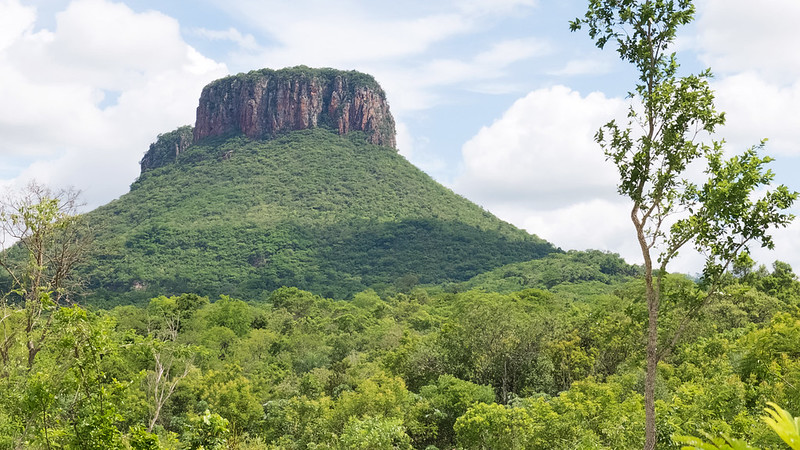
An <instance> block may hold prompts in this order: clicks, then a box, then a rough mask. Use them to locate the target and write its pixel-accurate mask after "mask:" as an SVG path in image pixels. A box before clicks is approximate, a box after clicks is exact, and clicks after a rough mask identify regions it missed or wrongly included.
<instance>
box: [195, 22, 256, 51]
mask: <svg viewBox="0 0 800 450" xmlns="http://www.w3.org/2000/svg"><path fill="white" fill-rule="evenodd" d="M190 32H191V33H192V34H194V35H197V36H202V37H204V38H206V39H210V40H212V41H231V42H233V43H235V44H237V45H238V46H239V47H241V48H242V49H245V50H258V49H259V48H260V46H259V45H258V43H257V42H256V38H255V37H254V36H253V35H252V34H247V35H244V34H242V33H241V32H240V31H239V30H237V29H236V28H233V27H231V28H228V29H227V30H208V29H205V28H195V29H193V30H190Z"/></svg>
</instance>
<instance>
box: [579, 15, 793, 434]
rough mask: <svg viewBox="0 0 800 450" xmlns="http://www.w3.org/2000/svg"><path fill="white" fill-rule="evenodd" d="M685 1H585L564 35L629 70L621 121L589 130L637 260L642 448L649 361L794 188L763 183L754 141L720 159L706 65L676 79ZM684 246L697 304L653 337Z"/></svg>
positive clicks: (651, 390)
mask: <svg viewBox="0 0 800 450" xmlns="http://www.w3.org/2000/svg"><path fill="white" fill-rule="evenodd" d="M694 13H695V8H694V5H693V4H692V2H691V1H690V0H646V1H642V0H590V1H589V5H588V10H587V12H586V14H585V16H584V17H583V18H578V19H575V20H574V21H572V22H571V23H570V28H571V30H572V31H576V30H578V29H581V28H582V27H584V26H586V27H587V28H588V31H589V36H590V37H591V38H592V39H593V40H594V41H595V44H596V45H597V47H599V48H601V49H602V48H605V46H606V45H608V44H612V45H616V49H617V52H618V53H619V56H620V58H621V59H622V60H623V61H626V62H629V63H631V64H633V65H634V67H635V68H636V70H637V71H638V74H639V79H638V81H637V82H636V85H635V88H634V89H633V91H631V92H630V93H629V97H630V99H631V106H630V108H629V111H628V121H627V124H624V125H620V124H618V123H617V122H616V121H615V120H612V121H610V122H609V123H607V124H606V125H605V126H603V127H602V128H601V129H600V130H599V131H598V132H597V135H596V141H597V142H598V143H599V144H600V146H601V147H602V149H603V151H604V152H605V155H606V157H607V159H608V160H610V161H612V162H613V163H614V164H615V165H616V166H617V169H618V171H619V184H618V185H617V188H618V191H619V193H620V194H621V195H623V196H625V197H627V198H629V199H630V200H631V202H632V208H631V212H630V218H631V221H632V222H633V227H634V230H635V233H636V240H637V242H638V244H639V248H640V249H641V252H642V258H643V260H644V282H645V286H646V302H647V313H648V326H647V344H646V360H647V361H646V372H645V383H644V384H645V386H644V400H645V444H644V448H645V449H646V450H652V449H654V448H655V446H656V438H657V434H656V411H655V386H656V379H657V368H658V362H659V361H660V360H661V358H662V357H663V356H664V353H665V352H666V351H669V349H670V348H671V347H672V346H673V345H674V344H675V343H676V341H677V339H678V336H679V335H680V334H681V333H682V332H683V330H684V328H685V324H686V323H688V321H689V320H691V317H693V316H694V315H695V314H694V313H695V312H696V311H697V310H698V309H699V308H702V307H703V306H704V305H706V304H707V303H708V302H710V301H712V300H713V298H714V296H715V294H716V293H717V290H718V288H719V279H720V276H721V275H722V274H723V273H724V272H725V271H726V270H727V269H728V267H729V266H730V265H731V263H732V262H734V261H735V260H736V259H737V258H740V257H742V256H743V255H747V253H748V246H749V245H752V244H754V243H759V244H760V245H762V246H766V247H770V248H771V247H772V246H773V241H772V238H771V236H770V235H769V230H770V229H771V228H773V227H776V226H785V225H787V224H788V223H789V222H790V221H791V220H792V218H793V217H792V215H791V214H788V213H786V212H785V210H786V209H787V208H788V207H789V206H790V205H791V204H792V203H793V201H794V200H795V199H796V197H797V193H794V192H790V191H789V190H788V189H787V188H786V187H785V186H783V185H781V186H778V187H776V188H775V189H774V190H771V191H766V192H765V193H762V194H761V196H760V197H757V193H759V192H761V190H762V189H763V188H764V187H765V186H768V185H769V184H770V183H771V181H772V179H773V174H772V172H771V171H770V170H767V169H766V168H765V165H766V164H767V163H769V162H770V161H771V158H769V157H767V156H764V157H761V156H759V154H758V151H759V150H761V148H762V147H763V142H762V143H761V144H760V145H756V146H754V147H752V148H750V149H748V150H746V151H744V152H743V153H742V154H740V155H737V156H734V157H732V158H729V159H725V158H724V156H723V142H721V141H714V140H709V141H708V142H707V143H706V142H704V141H703V140H702V139H700V138H701V137H705V136H709V137H710V136H711V135H712V134H713V133H714V131H715V129H716V127H718V126H719V125H722V124H723V123H724V115H723V114H722V113H720V112H717V111H716V109H715V107H714V95H713V92H712V90H711V88H710V86H709V82H708V79H709V78H710V77H711V72H710V70H706V71H704V72H702V73H700V74H698V75H686V76H678V70H679V65H678V62H677V60H676V56H675V53H672V52H670V47H671V45H672V44H673V42H674V40H675V37H676V32H677V30H678V28H679V27H680V26H682V25H686V24H688V23H689V22H691V21H692V20H693V18H694ZM696 163H700V164H705V177H704V180H702V181H699V182H692V181H690V180H689V179H690V176H689V175H690V174H689V168H690V165H693V164H696ZM687 246H694V247H695V248H696V249H697V250H698V251H700V252H701V253H702V254H704V255H705V257H706V264H705V268H704V272H703V276H704V278H705V281H706V282H705V284H704V285H705V286H708V288H707V289H706V291H705V292H704V293H703V294H702V296H701V297H702V301H699V302H694V303H692V304H691V305H689V306H688V308H687V311H686V315H685V319H684V321H683V323H682V324H681V325H680V326H679V327H678V328H677V331H675V332H674V334H673V335H672V336H669V337H666V338H665V337H664V336H659V327H658V318H659V312H660V310H661V302H660V300H661V293H662V287H663V282H664V277H665V275H666V274H667V269H668V266H669V264H670V262H672V261H673V260H674V258H675V257H676V256H678V253H679V251H681V250H682V249H684V248H685V247H687Z"/></svg>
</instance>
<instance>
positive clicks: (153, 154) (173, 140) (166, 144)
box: [139, 125, 193, 173]
mask: <svg viewBox="0 0 800 450" xmlns="http://www.w3.org/2000/svg"><path fill="white" fill-rule="evenodd" d="M192 133H193V128H192V127H191V126H189V125H186V126H183V127H180V128H178V129H177V130H173V131H170V132H169V133H164V134H159V135H158V138H157V139H156V142H154V143H152V144H150V149H149V150H147V153H145V154H144V156H143V157H142V160H141V161H139V164H140V165H141V166H142V173H145V172H147V171H148V170H152V169H155V168H156V167H161V166H164V165H167V164H170V163H174V162H175V161H177V160H178V157H179V156H180V154H181V153H182V152H183V151H184V150H186V148H187V147H189V146H190V145H192Z"/></svg>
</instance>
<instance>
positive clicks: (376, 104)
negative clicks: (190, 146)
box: [194, 66, 396, 148]
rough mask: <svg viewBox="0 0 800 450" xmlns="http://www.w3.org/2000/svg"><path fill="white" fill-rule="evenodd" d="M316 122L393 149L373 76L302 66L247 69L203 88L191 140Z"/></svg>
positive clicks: (256, 135)
mask: <svg viewBox="0 0 800 450" xmlns="http://www.w3.org/2000/svg"><path fill="white" fill-rule="evenodd" d="M320 125H326V126H329V127H331V128H333V129H334V130H336V131H338V133H339V134H346V133H348V132H351V131H363V132H364V133H365V134H366V136H367V140H368V141H369V142H371V143H373V144H377V145H382V146H386V147H391V148H395V147H396V142H395V127H394V119H393V118H392V114H391V113H390V112H389V105H388V104H387V103H386V95H385V94H384V92H383V90H382V89H381V87H380V86H379V85H378V83H377V82H376V81H375V79H374V78H372V77H371V76H369V75H365V74H363V73H359V72H354V71H349V72H344V71H339V70H334V69H311V68H308V67H304V66H300V67H292V68H287V69H281V70H269V69H263V70H257V71H252V72H249V73H246V74H239V75H234V76H230V77H227V78H223V79H220V80H217V81H214V82H212V83H211V84H209V85H208V86H206V87H205V88H204V89H203V93H202V95H201V96H200V105H199V106H198V107H197V122H196V123H195V128H194V142H197V141H199V140H201V139H204V138H207V137H213V136H223V135H228V134H237V133H243V134H245V135H246V136H248V137H250V138H253V139H263V138H269V137H272V136H275V135H276V134H278V133H280V132H282V131H292V130H302V129H306V128H314V127H317V126H320Z"/></svg>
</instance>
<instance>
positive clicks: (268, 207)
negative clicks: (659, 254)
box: [81, 128, 556, 305]
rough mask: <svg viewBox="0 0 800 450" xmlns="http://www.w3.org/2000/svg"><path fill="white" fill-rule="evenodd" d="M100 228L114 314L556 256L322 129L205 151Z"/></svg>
mask: <svg viewBox="0 0 800 450" xmlns="http://www.w3.org/2000/svg"><path fill="white" fill-rule="evenodd" d="M226 155H227V156H226ZM87 220H89V221H90V222H91V223H93V224H97V226H98V229H99V230H100V231H99V234H98V236H97V238H96V245H95V251H94V253H93V255H92V259H91V261H90V262H89V263H88V264H86V265H85V266H83V268H82V270H81V273H82V274H83V275H84V276H86V277H87V278H88V279H89V280H91V281H90V285H89V288H90V290H91V294H90V296H89V297H88V298H89V299H91V301H93V302H95V303H97V304H104V303H103V302H108V303H105V304H107V305H113V304H119V303H121V302H145V301H147V299H149V298H151V297H155V296H158V295H164V294H167V295H178V294H180V293H182V292H196V293H198V294H201V295H204V296H209V297H212V298H213V297H217V296H219V295H220V294H227V295H232V296H236V297H246V298H259V296H260V295H262V294H264V295H266V294H265V293H268V292H270V291H272V290H274V289H277V288H279V287H281V286H297V287H301V288H304V289H308V290H311V291H313V292H316V293H319V294H324V295H326V296H329V297H347V296H349V295H352V294H354V293H356V292H359V291H361V290H364V289H365V288H367V287H375V288H376V289H378V290H382V291H383V290H387V289H388V290H394V289H395V288H394V286H395V284H396V282H398V281H399V280H414V281H415V282H417V283H440V282H443V281H448V280H453V281H463V280H466V279H468V278H469V277H472V276H474V275H476V274H478V273H480V272H483V271H485V270H488V269H491V268H494V267H498V266H501V265H503V264H507V263H510V262H514V261H525V260H530V259H532V258H538V257H541V256H545V255H546V254H548V253H551V252H554V251H556V249H555V248H553V247H552V246H551V245H550V244H548V243H547V242H545V241H543V240H541V239H539V238H537V237H535V236H531V235H529V234H527V233H525V232H523V231H520V230H518V229H516V228H514V227H512V226H511V225H509V224H507V223H505V222H502V221H500V220H498V219H497V218H495V217H494V216H492V215H491V214H489V213H487V212H486V211H484V210H482V209H480V208H479V207H477V206H476V205H474V204H472V203H470V202H469V201H467V200H466V199H464V198H461V197H459V196H457V195H455V194H453V193H452V192H451V191H449V190H448V189H446V188H444V187H442V186H441V185H438V184H437V183H435V182H434V181H433V180H432V179H431V178H430V177H428V176H427V175H425V174H424V173H423V172H421V171H420V170H418V169H416V168H415V167H413V166H412V165H411V164H409V163H408V162H407V161H405V160H404V159H403V157H402V156H400V155H398V154H396V153H395V152H394V151H392V150H390V149H387V148H384V147H379V146H374V145H370V144H367V143H366V142H364V140H363V139H359V137H358V136H353V135H348V136H338V135H336V134H335V133H333V132H330V131H327V130H325V129H320V128H317V129H313V130H302V131H295V132H291V133H287V134H284V135H280V136H279V137H277V138H276V139H274V140H270V141H250V140H248V139H246V138H243V137H231V138H227V139H217V140H207V141H203V142H202V143H199V144H195V145H193V146H191V147H189V148H187V149H186V150H184V151H183V152H181V153H180V156H179V157H178V160H177V162H176V163H175V164H170V165H166V166H163V167H158V168H154V169H152V170H149V171H147V172H144V173H143V174H142V175H141V177H140V178H139V180H137V181H136V182H135V183H134V184H133V186H132V187H131V192H130V193H128V194H126V195H124V196H122V197H121V198H120V199H118V200H116V201H114V202H112V203H110V204H108V205H106V206H104V207H101V208H99V209H97V210H95V211H93V212H91V213H89V214H88V215H87ZM406 284H407V283H406ZM407 288H408V286H407V287H406V288H403V289H407Z"/></svg>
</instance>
